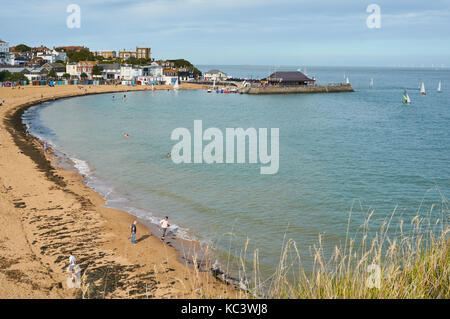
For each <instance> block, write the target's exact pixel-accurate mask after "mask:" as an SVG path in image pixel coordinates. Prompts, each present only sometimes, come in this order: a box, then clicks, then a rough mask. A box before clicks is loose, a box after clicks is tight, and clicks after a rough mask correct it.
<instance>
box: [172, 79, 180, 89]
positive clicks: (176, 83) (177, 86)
mask: <svg viewBox="0 0 450 319" xmlns="http://www.w3.org/2000/svg"><path fill="white" fill-rule="evenodd" d="M179 88H180V84H178V79H177V81H176V82H175V84H174V85H173V89H174V90H178V89H179Z"/></svg>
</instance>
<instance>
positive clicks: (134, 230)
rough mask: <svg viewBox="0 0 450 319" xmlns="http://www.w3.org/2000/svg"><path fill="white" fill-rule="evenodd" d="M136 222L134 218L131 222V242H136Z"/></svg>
mask: <svg viewBox="0 0 450 319" xmlns="http://www.w3.org/2000/svg"><path fill="white" fill-rule="evenodd" d="M136 224H137V221H136V220H135V221H134V222H133V224H131V243H132V244H136Z"/></svg>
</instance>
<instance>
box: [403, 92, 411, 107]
mask: <svg viewBox="0 0 450 319" xmlns="http://www.w3.org/2000/svg"><path fill="white" fill-rule="evenodd" d="M402 103H403V104H410V103H411V99H410V98H409V95H408V91H407V90H406V89H405V91H404V92H403V99H402Z"/></svg>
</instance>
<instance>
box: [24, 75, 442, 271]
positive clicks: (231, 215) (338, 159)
mask: <svg viewBox="0 0 450 319" xmlns="http://www.w3.org/2000/svg"><path fill="white" fill-rule="evenodd" d="M212 68H220V69H221V70H223V71H225V72H227V73H229V74H230V75H233V76H235V77H249V78H250V77H253V78H257V77H263V76H266V75H267V74H268V73H269V72H272V71H274V70H283V69H293V68H292V67H290V68H287V67H286V68H280V67H278V68H274V67H268V66H261V67H254V66H253V67H248V66H219V67H217V66H201V69H202V70H203V71H205V70H209V69H212ZM294 69H296V68H294ZM307 72H308V74H309V75H310V76H313V75H314V76H315V77H316V78H317V79H318V81H319V82H320V83H328V82H333V83H336V82H344V76H348V77H349V79H350V82H351V83H352V85H353V87H354V88H355V89H356V92H355V93H340V94H317V95H271V96H251V95H239V94H216V93H213V94H207V93H205V91H179V92H174V91H170V92H169V91H157V92H154V93H152V92H133V93H130V92H127V93H126V95H127V98H126V99H125V100H123V99H122V98H121V96H122V94H104V95H94V96H86V97H78V98H72V99H65V100H59V101H56V102H54V103H48V104H45V105H44V106H43V107H39V108H34V109H31V110H30V111H29V112H27V114H25V120H26V122H27V124H28V125H29V126H30V130H31V132H32V133H34V134H35V135H37V136H39V137H41V138H43V139H45V140H47V141H49V142H50V143H51V144H52V145H53V146H54V147H55V148H56V149H57V150H59V151H61V152H63V153H64V154H66V155H67V156H68V157H70V158H72V159H73V160H74V162H75V166H76V167H77V168H78V169H79V170H80V171H81V172H82V173H83V174H85V175H86V177H87V179H86V180H87V183H88V184H89V185H90V186H91V187H93V188H94V189H96V190H97V191H99V192H100V193H102V194H103V195H105V196H106V198H107V200H108V205H109V206H113V207H117V208H120V209H123V210H127V211H129V212H131V213H133V214H135V215H137V216H139V217H141V218H145V219H149V220H153V221H157V220H159V219H160V218H161V217H163V216H165V215H169V217H170V220H171V222H172V224H174V225H176V227H178V228H177V234H178V235H179V236H184V237H189V238H196V239H198V240H201V241H204V242H208V243H211V244H213V245H214V247H215V248H216V253H217V256H218V259H219V261H220V262H221V263H222V264H223V265H225V264H227V263H228V261H229V259H228V257H227V256H228V253H231V256H232V257H233V256H239V255H240V254H241V251H242V249H243V247H244V244H245V242H246V240H247V239H249V240H250V242H249V248H248V251H249V252H251V253H252V252H253V250H254V249H259V254H260V262H261V268H262V270H263V272H264V273H265V274H266V275H268V274H270V273H271V272H273V271H274V269H275V267H276V265H277V263H278V260H279V257H280V249H281V247H282V244H283V240H285V239H288V238H292V239H294V240H295V241H296V242H297V245H298V247H300V250H301V253H302V254H303V255H304V257H305V259H304V262H305V266H306V267H307V268H308V267H309V266H310V262H311V260H310V259H309V258H308V255H309V250H308V247H310V246H312V245H313V244H315V243H317V238H318V234H322V235H323V244H324V248H325V249H327V250H330V249H331V248H332V247H334V246H335V245H339V244H340V243H343V242H344V240H345V237H346V231H347V221H348V217H349V212H350V209H351V207H352V206H353V211H352V218H351V222H350V226H349V232H350V235H351V236H353V235H355V234H356V233H357V232H358V231H360V225H361V224H362V223H363V221H364V219H365V217H366V216H367V215H368V214H369V212H370V211H371V210H372V209H373V210H375V213H374V216H373V217H372V220H373V222H374V224H375V226H376V225H379V223H381V221H382V220H383V219H384V218H386V217H388V216H390V215H391V214H392V212H393V210H394V208H395V207H396V206H398V207H397V214H396V216H395V217H394V219H393V222H392V224H394V225H395V224H396V223H397V224H398V222H399V220H400V219H404V220H409V219H410V218H411V217H412V216H414V215H416V214H417V213H420V214H426V213H427V212H428V211H429V208H430V205H431V204H435V205H436V208H435V212H436V213H437V214H439V211H440V210H441V206H442V205H443V204H442V202H443V201H444V202H445V199H446V198H448V197H449V195H450V134H449V127H450V99H449V98H450V71H449V70H431V69H388V68H386V69H376V68H314V67H310V68H309V67H308V68H307ZM370 78H373V79H374V85H375V87H374V88H373V89H370V88H369V82H370ZM419 80H420V81H424V83H425V87H426V89H427V90H428V95H427V96H421V95H420V93H419V90H418V81H419ZM439 80H441V81H442V88H443V93H440V94H438V93H437V92H436V90H437V86H438V81H439ZM404 88H407V89H408V92H409V95H410V97H411V99H412V104H411V105H409V106H403V105H402V104H401V97H402V93H403V89H404ZM113 95H115V96H116V100H112V96H113ZM194 120H202V121H203V127H204V129H205V128H208V127H217V128H220V129H222V130H223V131H224V132H225V128H237V127H242V128H244V129H246V128H249V127H255V128H279V129H280V169H279V172H278V174H276V175H260V173H259V168H260V165H259V164H252V165H250V164H212V165H208V164H202V165H199V164H179V165H176V164H174V163H173V162H172V161H171V160H170V159H168V158H166V154H167V153H168V152H170V150H171V148H172V147H173V145H174V144H175V143H176V142H175V141H171V139H170V135H171V132H172V130H173V129H175V128H178V127H186V128H188V129H190V130H191V132H193V123H194ZM125 132H126V133H128V134H129V135H131V136H132V138H130V139H125V138H124V137H123V134H124V133H125ZM444 205H445V203H444ZM375 226H374V227H373V229H376V227H375ZM250 255H251V254H250ZM230 260H231V261H232V260H233V258H231V259H230ZM233 267H234V266H233V265H232V263H231V264H230V269H234V268H233Z"/></svg>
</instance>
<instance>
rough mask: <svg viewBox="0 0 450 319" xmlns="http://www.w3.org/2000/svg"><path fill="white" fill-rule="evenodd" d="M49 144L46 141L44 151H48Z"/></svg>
mask: <svg viewBox="0 0 450 319" xmlns="http://www.w3.org/2000/svg"><path fill="white" fill-rule="evenodd" d="M47 149H48V145H47V143H44V153H47Z"/></svg>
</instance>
